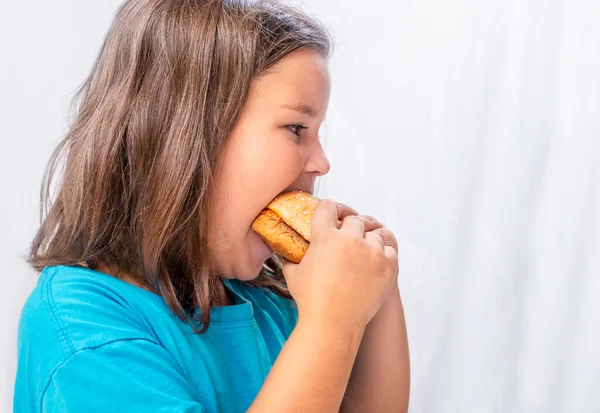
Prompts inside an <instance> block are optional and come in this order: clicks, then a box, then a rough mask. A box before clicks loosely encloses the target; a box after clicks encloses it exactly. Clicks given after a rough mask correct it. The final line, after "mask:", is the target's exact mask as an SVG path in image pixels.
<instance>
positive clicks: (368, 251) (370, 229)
mask: <svg viewBox="0 0 600 413" xmlns="http://www.w3.org/2000/svg"><path fill="white" fill-rule="evenodd" d="M338 220H341V225H338V222H339V221H338ZM283 273H284V276H285V278H286V281H287V285H288V288H289V291H290V293H291V295H292V296H293V297H294V299H295V301H296V303H297V305H298V314H299V321H302V320H306V319H311V320H313V321H318V322H325V323H330V324H331V325H336V326H344V327H348V328H360V329H364V328H365V327H366V325H367V323H368V322H369V321H370V320H371V319H372V318H373V316H374V315H375V314H376V313H377V311H378V310H379V307H380V306H381V304H382V303H383V301H384V300H385V298H386V297H387V296H388V293H389V291H390V288H391V287H392V286H394V285H396V280H397V275H398V255H397V243H396V240H395V238H394V236H393V234H392V233H391V232H390V231H389V230H388V229H386V228H384V227H383V225H381V223H379V222H378V221H377V220H376V219H374V218H372V217H369V216H361V215H358V214H357V213H356V211H354V210H353V209H351V208H349V207H347V206H346V205H343V204H336V203H334V202H332V201H330V200H323V201H320V202H319V204H318V206H317V209H316V211H315V214H314V216H313V224H312V235H311V243H310V246H309V248H308V251H307V252H306V255H305V256H304V258H303V260H302V262H301V263H300V264H292V263H289V262H286V263H285V264H284V268H283Z"/></svg>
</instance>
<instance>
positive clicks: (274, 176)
mask: <svg viewBox="0 0 600 413" xmlns="http://www.w3.org/2000/svg"><path fill="white" fill-rule="evenodd" d="M330 88H331V86H330V79H329V72H328V69H327V61H326V59H325V58H323V57H322V56H321V55H320V54H318V53H317V52H314V51H312V50H310V49H306V48H304V49H299V50H296V51H294V52H292V53H290V54H289V55H287V56H286V57H285V58H283V59H282V60H280V61H279V62H277V63H276V64H275V65H273V66H272V67H271V68H270V69H269V70H268V72H267V73H265V74H263V75H261V76H260V77H258V78H257V79H255V80H254V81H253V83H252V85H251V88H250V92H249V96H248V98H247V100H246V102H245V105H244V108H243V110H242V113H241V116H240V119H239V121H238V122H237V124H236V126H235V127H234V129H233V131H232V132H231V135H230V136H229V140H228V143H227V146H226V148H225V149H224V151H223V153H222V155H221V158H220V160H219V166H218V168H217V170H216V173H215V181H214V193H213V198H212V199H211V202H212V204H211V206H212V208H211V209H212V212H211V215H212V216H210V217H209V219H210V230H209V250H210V254H211V257H212V261H213V265H214V267H215V269H216V270H217V273H218V274H219V275H220V276H221V277H223V278H237V279H240V280H243V281H248V280H251V279H253V278H255V277H256V276H257V275H258V274H259V272H260V270H261V268H262V264H263V263H264V262H265V261H266V260H267V258H269V257H270V256H271V255H272V251H271V250H270V249H269V248H268V247H267V245H266V244H265V243H264V242H263V241H262V240H261V239H260V238H259V237H258V235H256V234H255V233H254V232H253V231H252V229H251V225H252V222H253V221H254V219H255V218H256V217H257V216H258V215H259V214H260V212H261V211H262V210H263V209H264V208H265V206H266V205H267V204H268V203H269V202H270V201H271V200H272V199H273V198H275V197H276V196H277V195H278V194H280V193H281V192H285V191H289V190H302V191H306V192H310V193H312V192H313V190H314V184H315V180H316V178H317V177H319V176H321V175H324V174H326V173H327V172H328V171H329V168H330V165H329V161H328V159H327V157H326V155H325V153H324V151H323V147H322V145H321V141H320V139H319V129H320V126H321V124H322V122H323V120H324V118H325V114H326V111H327V106H328V103H329V95H330V90H331V89H330Z"/></svg>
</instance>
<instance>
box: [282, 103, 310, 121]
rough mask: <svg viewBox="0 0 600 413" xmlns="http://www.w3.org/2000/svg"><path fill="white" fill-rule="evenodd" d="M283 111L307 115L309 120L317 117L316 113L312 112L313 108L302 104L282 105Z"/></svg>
mask: <svg viewBox="0 0 600 413" xmlns="http://www.w3.org/2000/svg"><path fill="white" fill-rule="evenodd" d="M281 107H282V108H284V109H290V110H293V111H296V112H299V113H302V114H303V115H308V116H310V117H311V118H314V117H316V116H317V111H316V110H314V109H313V108H311V107H310V106H308V105H305V104H304V103H298V104H295V105H282V106H281Z"/></svg>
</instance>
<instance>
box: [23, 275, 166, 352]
mask: <svg viewBox="0 0 600 413" xmlns="http://www.w3.org/2000/svg"><path fill="white" fill-rule="evenodd" d="M138 290H139V291H138ZM152 295H153V294H152V293H149V292H146V291H144V290H141V289H140V288H138V287H135V286H132V285H130V284H127V283H125V282H123V281H121V280H118V279H116V278H114V277H111V276H110V275H107V274H103V273H100V272H97V271H93V270H89V269H86V268H82V267H65V266H56V267H47V268H46V269H45V270H44V271H43V272H42V274H41V275H40V279H39V281H38V284H37V286H36V288H35V289H34V290H33V292H32V293H31V294H30V296H29V298H28V300H27V302H26V303H25V305H24V307H23V310H22V312H21V318H20V322H19V347H20V348H21V347H22V346H27V345H29V346H33V345H35V347H41V346H42V343H41V342H40V341H42V342H43V341H45V340H48V342H47V343H45V344H46V346H45V348H47V349H50V348H51V349H55V351H56V352H57V353H59V354H60V355H62V357H68V356H70V355H71V354H73V353H74V352H76V351H79V350H81V349H83V348H88V347H97V346H101V345H103V344H106V343H108V342H111V341H116V340H125V339H137V338H139V339H146V340H151V339H152V337H151V335H150V334H149V333H148V332H147V330H148V329H147V328H144V321H143V320H142V318H141V317H140V311H139V308H138V307H140V306H142V305H144V304H146V305H147V307H148V308H152V307H153V306H154V307H157V306H158V307H157V308H160V301H161V299H160V297H158V296H154V297H155V298H152V297H151V296H152ZM153 301H154V302H153Z"/></svg>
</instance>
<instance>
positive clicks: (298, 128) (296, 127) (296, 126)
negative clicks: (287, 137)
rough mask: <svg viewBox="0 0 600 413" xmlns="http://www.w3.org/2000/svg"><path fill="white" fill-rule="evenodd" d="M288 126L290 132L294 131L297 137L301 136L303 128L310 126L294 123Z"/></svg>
mask: <svg viewBox="0 0 600 413" xmlns="http://www.w3.org/2000/svg"><path fill="white" fill-rule="evenodd" d="M286 128H288V129H289V130H290V132H292V133H293V134H294V135H296V136H297V137H300V131H301V130H303V129H308V126H304V125H299V124H293V125H286Z"/></svg>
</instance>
